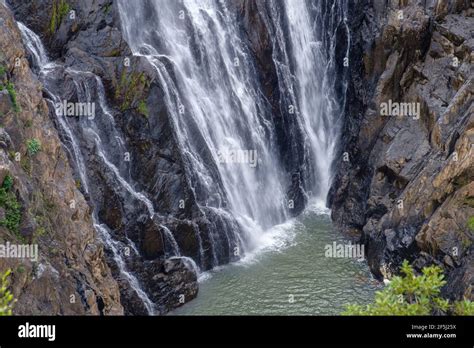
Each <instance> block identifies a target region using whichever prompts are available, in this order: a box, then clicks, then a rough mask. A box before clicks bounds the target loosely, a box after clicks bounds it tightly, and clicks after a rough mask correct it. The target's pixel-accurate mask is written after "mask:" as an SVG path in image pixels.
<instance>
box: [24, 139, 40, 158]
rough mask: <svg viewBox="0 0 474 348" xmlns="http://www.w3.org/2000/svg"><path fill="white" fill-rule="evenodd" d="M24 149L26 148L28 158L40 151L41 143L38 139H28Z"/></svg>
mask: <svg viewBox="0 0 474 348" xmlns="http://www.w3.org/2000/svg"><path fill="white" fill-rule="evenodd" d="M26 147H27V148H28V154H29V155H30V156H34V155H36V154H37V153H38V152H40V151H41V143H40V142H39V140H38V139H30V140H28V141H27V142H26Z"/></svg>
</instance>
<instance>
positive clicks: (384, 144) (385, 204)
mask: <svg viewBox="0 0 474 348" xmlns="http://www.w3.org/2000/svg"><path fill="white" fill-rule="evenodd" d="M355 5H357V6H358V7H357V8H354V11H353V13H354V16H353V17H352V18H351V21H352V23H351V25H352V29H353V31H354V35H355V37H354V38H353V46H352V48H351V49H352V56H351V61H352V65H351V76H352V80H351V86H350V92H349V96H348V98H349V99H348V108H347V112H346V119H345V121H344V122H345V124H344V129H343V132H342V140H341V147H340V156H341V157H340V158H341V160H340V161H338V162H337V164H336V176H335V179H334V182H333V186H332V189H331V192H330V195H329V199H328V202H329V205H330V207H331V208H332V217H333V219H334V220H335V222H336V223H337V224H338V225H339V226H341V228H342V229H343V230H345V231H346V232H347V233H349V234H351V235H352V236H354V237H355V238H360V239H361V241H362V243H364V244H365V246H366V256H367V259H368V262H369V265H370V268H371V270H372V272H373V273H374V274H375V275H376V276H377V277H379V278H382V277H385V278H389V277H390V276H391V275H392V274H393V273H396V272H397V270H398V267H399V266H400V264H401V261H402V260H403V259H408V260H409V261H411V262H413V263H414V265H415V266H416V267H417V268H418V269H420V268H422V267H423V266H425V265H427V264H432V263H436V264H439V265H441V266H442V267H443V268H444V269H445V271H446V273H447V280H448V284H447V285H446V286H445V288H444V291H445V294H446V295H448V296H450V297H453V298H460V297H462V296H466V297H468V298H472V286H473V275H474V262H473V251H474V249H473V248H474V246H473V231H472V230H470V229H469V227H468V219H469V218H471V219H472V217H473V216H474V203H473V202H474V182H473V178H474V156H473V152H472V145H473V141H474V105H473V102H472V101H473V97H472V93H473V87H474V81H473V78H474V74H473V65H472V64H473V61H474V52H473V47H474V31H473V30H474V17H473V16H474V10H473V7H472V3H471V2H470V1H469V0H465V1H464V0H458V1H445V0H438V1H436V0H432V1H375V0H374V1H356V2H354V6H355ZM358 57H362V59H360V62H359V58H358ZM389 100H392V102H415V103H419V105H420V115H419V116H420V117H419V118H418V117H416V115H415V117H410V116H408V117H406V116H405V117H403V116H400V117H394V116H381V105H382V103H387V102H388V101H389ZM471 228H472V227H471Z"/></svg>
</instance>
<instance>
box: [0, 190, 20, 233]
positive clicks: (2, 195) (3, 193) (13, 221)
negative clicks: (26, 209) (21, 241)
mask: <svg viewBox="0 0 474 348" xmlns="http://www.w3.org/2000/svg"><path fill="white" fill-rule="evenodd" d="M0 207H2V208H3V209H5V217H4V218H3V219H0V226H5V227H6V228H7V229H8V230H10V231H12V232H14V233H15V234H16V235H17V236H19V229H20V222H21V205H20V203H19V202H18V200H17V198H16V195H15V193H14V192H12V191H9V190H7V189H5V188H4V187H2V188H0ZM19 237H20V236H19Z"/></svg>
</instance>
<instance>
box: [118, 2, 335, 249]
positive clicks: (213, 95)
mask: <svg viewBox="0 0 474 348" xmlns="http://www.w3.org/2000/svg"><path fill="white" fill-rule="evenodd" d="M269 3H270V8H271V11H270V13H269V14H268V17H269V20H270V21H272V22H273V24H274V26H275V27H276V28H277V30H276V33H275V36H276V37H274V38H273V40H274V41H273V43H274V46H278V47H275V51H279V52H282V54H281V55H279V56H278V57H277V56H276V55H275V56H274V60H275V65H276V66H277V73H278V77H279V84H280V91H281V93H282V94H290V97H289V99H290V100H291V101H292V102H291V104H292V105H293V106H295V107H296V109H297V113H296V114H295V115H294V116H295V117H296V118H297V120H296V123H297V124H298V126H299V128H300V129H299V131H300V132H301V133H302V134H303V137H304V139H296V141H301V142H302V143H304V147H305V148H306V154H305V156H306V157H308V158H307V160H306V163H307V166H308V168H306V170H307V171H308V172H309V173H307V175H308V177H309V178H310V179H309V180H308V181H310V182H309V183H308V184H309V185H310V187H307V189H308V190H313V188H314V190H315V192H313V196H314V197H316V198H318V199H319V200H321V201H325V197H326V195H327V191H328V189H329V185H330V166H331V161H332V158H333V155H334V149H335V144H336V140H337V133H338V126H337V122H335V121H334V118H333V117H334V113H335V111H336V108H337V105H336V102H335V100H334V98H333V95H332V94H333V93H334V91H333V90H332V89H331V88H330V86H329V83H328V79H331V76H329V75H330V73H331V72H332V71H331V68H333V64H334V63H333V62H331V61H330V60H331V57H332V56H329V58H328V56H327V54H324V53H323V52H322V49H323V47H322V42H321V39H318V36H322V35H321V33H319V32H318V31H319V30H324V29H326V28H325V27H324V26H323V25H315V23H314V16H312V15H310V11H311V4H310V3H309V2H308V1H305V0H286V1H277V0H274V1H270V2H269ZM229 5H230V4H229V2H228V1H222V0H183V1H179V2H178V1H168V0H146V1H142V2H140V3H136V2H131V1H127V0H119V12H120V16H121V21H122V29H123V32H124V36H125V38H126V40H127V42H128V43H129V45H130V47H131V49H132V51H133V53H134V55H136V56H144V57H146V58H147V59H148V60H149V62H150V63H151V64H153V66H154V67H155V68H156V71H157V75H158V77H159V82H160V84H161V86H162V87H163V89H164V91H165V101H166V104H167V109H168V111H169V114H170V118H171V120H172V122H173V123H174V126H175V132H176V134H177V137H178V139H179V142H180V147H181V150H182V151H183V154H184V156H186V158H187V159H188V160H189V162H190V163H191V165H190V167H191V168H192V170H193V171H194V173H197V174H198V180H197V181H198V182H194V183H193V184H194V185H203V186H204V187H205V188H206V189H207V191H208V192H215V187H214V186H217V183H216V180H215V178H214V177H213V176H212V175H211V173H210V171H209V167H210V164H209V163H206V158H203V156H202V153H203V150H202V147H203V146H205V147H206V148H207V150H208V151H210V153H211V154H212V159H213V162H214V163H213V164H212V165H214V164H215V165H216V166H217V168H218V173H219V179H220V180H221V181H222V184H223V187H224V195H223V196H224V197H217V198H216V199H215V200H212V199H211V200H209V201H208V202H205V204H206V205H209V206H211V207H214V208H216V209H220V208H221V207H222V206H223V204H222V202H221V200H222V199H227V200H228V203H229V204H228V206H226V209H228V210H229V211H230V212H231V214H232V215H233V216H234V217H235V218H236V220H237V221H238V222H239V224H240V226H241V227H242V228H243V231H244V233H246V236H245V238H244V239H245V241H246V242H247V246H249V248H251V247H252V246H255V243H258V240H259V237H260V236H261V234H262V233H263V231H264V230H265V229H267V228H269V227H271V226H273V225H275V224H277V223H279V222H282V221H284V220H285V219H287V218H288V216H287V213H286V211H287V209H286V207H285V203H286V201H285V199H286V196H285V195H286V188H287V185H288V173H284V171H283V169H282V163H281V160H280V158H279V155H278V154H277V153H276V148H277V145H276V144H275V129H274V125H273V123H272V122H271V115H270V113H271V111H270V109H269V108H268V101H267V100H266V99H265V98H264V97H263V93H262V91H261V90H260V89H259V88H260V87H259V83H258V79H257V74H256V68H255V64H254V62H253V58H252V56H251V53H250V51H249V49H248V47H247V46H248V45H247V43H246V42H245V41H244V39H243V37H242V32H241V29H240V27H239V18H238V14H237V13H235V11H232V10H231V9H230V7H231V6H229ZM313 5H314V7H317V6H318V4H317V3H314V4H313ZM282 12H283V13H282ZM281 15H283V17H284V19H285V21H286V22H287V23H288V25H287V26H284V25H283V24H282V23H280V22H281ZM336 20H340V19H336ZM336 24H338V23H336ZM329 29H332V30H334V27H333V28H329ZM324 34H326V33H324ZM328 35H333V33H329V34H328ZM330 48H331V49H333V48H334V47H330ZM170 63H171V64H170ZM170 66H171V68H170ZM199 138H202V139H204V141H203V142H198V141H196V139H199ZM246 151H247V152H248V151H256V153H257V154H258V164H257V166H256V167H255V168H253V167H252V166H249V165H248V164H247V165H245V164H244V165H242V163H227V161H222V154H228V153H244V152H246ZM223 162H224V163H223ZM249 240H250V243H249ZM252 242H253V243H254V244H252Z"/></svg>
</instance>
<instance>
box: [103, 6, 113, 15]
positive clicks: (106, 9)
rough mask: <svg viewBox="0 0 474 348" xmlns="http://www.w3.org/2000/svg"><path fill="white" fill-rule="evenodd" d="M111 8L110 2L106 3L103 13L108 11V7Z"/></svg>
mask: <svg viewBox="0 0 474 348" xmlns="http://www.w3.org/2000/svg"><path fill="white" fill-rule="evenodd" d="M111 8H112V4H111V3H108V4H106V5H105V6H104V13H105V14H108V13H109V12H110V9H111Z"/></svg>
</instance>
